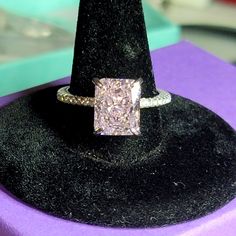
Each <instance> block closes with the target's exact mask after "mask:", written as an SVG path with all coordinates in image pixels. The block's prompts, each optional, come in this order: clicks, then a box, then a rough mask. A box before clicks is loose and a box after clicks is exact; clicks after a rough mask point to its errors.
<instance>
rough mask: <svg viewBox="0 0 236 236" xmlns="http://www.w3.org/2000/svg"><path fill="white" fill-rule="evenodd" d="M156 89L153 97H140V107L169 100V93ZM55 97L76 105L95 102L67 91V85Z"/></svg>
mask: <svg viewBox="0 0 236 236" xmlns="http://www.w3.org/2000/svg"><path fill="white" fill-rule="evenodd" d="M157 91H158V92H159V94H158V95H157V96H155V97H153V98H141V100H140V108H151V107H159V106H163V105H166V104H168V103H170V102H171V94H170V93H168V92H166V91H164V90H161V89H157ZM57 99H58V100H59V101H60V102H63V103H66V104H71V105H78V106H87V107H94V104H95V98H93V97H81V96H76V95H73V94H71V93H70V92H69V86H67V87H63V88H61V89H59V90H58V92H57Z"/></svg>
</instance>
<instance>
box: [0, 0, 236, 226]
mask: <svg viewBox="0 0 236 236" xmlns="http://www.w3.org/2000/svg"><path fill="white" fill-rule="evenodd" d="M157 40H158V39H157ZM61 66H63V65H61ZM94 77H98V78H99V77H119V78H120V77H126V78H132V79H137V78H139V77H142V78H143V79H144V83H143V96H147V97H148V96H153V94H155V87H154V79H153V75H152V66H151V61H150V55H149V52H148V44H147V39H146V33H145V27H144V22H143V12H142V8H141V3H140V1H139V0H133V1H131V0H130V1H127V0H126V1H123V0H120V1H118V0H113V1H111V0H110V1H108V0H106V1H105V0H104V1H98V0H94V1H92V0H82V1H81V7H80V16H79V25H78V31H77V36H76V45H75V60H74V65H73V75H72V81H71V88H70V89H71V92H72V93H74V94H78V95H86V96H90V95H93V93H94V86H93V84H92V81H91V80H92V79H93V78H94ZM57 90H58V87H56V88H50V89H46V90H43V91H40V92H37V93H35V94H32V95H30V96H27V97H23V98H21V99H19V100H17V101H15V102H14V103H12V104H10V105H9V106H7V107H5V108H3V109H2V110H1V111H0V121H1V122H0V181H1V183H2V184H3V185H4V186H5V187H6V188H7V189H8V190H9V191H11V192H12V193H13V194H15V195H16V196H17V197H19V198H20V199H22V200H24V201H25V202H27V203H30V204H31V205H32V206H34V207H37V208H38V209H41V210H44V211H45V212H47V213H51V214H53V215H56V216H59V217H62V218H65V219H70V220H75V221H78V222H83V223H89V224H96V225H102V226H105V225H106V226H117V227H149V226H151V227H153V226H163V225H169V224H175V223H178V222H184V221H188V220H192V219H195V218H198V217H200V216H203V215H206V214H208V213H210V212H212V211H214V210H216V209H218V208H219V207H221V206H223V205H225V204H226V203H227V202H229V201H230V200H231V199H233V198H234V196H235V193H236V185H235V182H236V148H235V146H236V134H235V132H234V131H233V130H232V128H231V127H230V126H229V125H228V124H226V122H224V121H223V120H222V119H221V118H220V117H218V116H217V115H215V114H214V113H212V112H211V111H209V110H207V109H206V108H204V107H202V106H200V105H198V104H196V103H194V102H191V101H189V100H187V99H184V98H182V97H179V96H175V95H173V99H172V102H171V103H170V104H168V105H165V106H162V107H159V108H149V109H142V110H141V130H142V135H141V136H130V137H113V136H95V135H93V119H94V116H93V114H94V110H93V108H88V107H82V106H73V105H67V104H63V103H61V102H58V101H57V99H56V92H57Z"/></svg>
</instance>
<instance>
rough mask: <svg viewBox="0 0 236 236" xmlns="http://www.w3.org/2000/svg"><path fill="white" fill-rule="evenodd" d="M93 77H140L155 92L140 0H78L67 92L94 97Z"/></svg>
mask: <svg viewBox="0 0 236 236" xmlns="http://www.w3.org/2000/svg"><path fill="white" fill-rule="evenodd" d="M93 78H127V79H139V78H142V79H143V81H144V83H143V85H142V94H143V96H144V97H152V96H154V95H155V94H157V91H156V88H155V83H154V77H153V73H152V63H151V58H150V53H149V47H148V42H147V34H146V27H145V23H144V15H143V10H142V3H141V0H131V1H127V0H115V1H111V0H102V1H101V0H97V1H94V0H81V1H80V10H79V18H78V27H77V34H76V40H75V51H74V63H73V71H72V79H71V87H70V92H71V93H73V94H76V95H83V96H94V84H93V83H92V79H93Z"/></svg>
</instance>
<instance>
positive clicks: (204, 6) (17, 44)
mask: <svg viewBox="0 0 236 236" xmlns="http://www.w3.org/2000/svg"><path fill="white" fill-rule="evenodd" d="M78 5H79V0H50V1H48V0H40V1H32V0H17V3H16V1H15V0H8V1H6V0H0V97H1V96H6V95H9V94H12V93H15V92H18V91H22V90H25V89H29V88H32V87H35V86H38V85H41V84H44V83H49V82H51V81H54V80H57V79H59V78H62V77H65V76H68V75H70V73H71V64H72V56H73V43H74V36H75V28H76V20H77V14H78ZM143 6H144V13H145V19H146V25H147V32H148V39H149V45H150V50H155V49H158V48H162V47H165V46H169V45H172V44H175V43H178V42H179V41H181V40H188V41H191V42H193V43H194V44H195V45H197V46H199V47H201V48H203V49H205V50H207V51H209V52H210V53H212V54H214V55H216V56H218V57H219V58H221V59H223V60H225V61H227V62H229V63H232V64H236V0H221V1H220V0H217V1H216V0H191V1H190V0H143Z"/></svg>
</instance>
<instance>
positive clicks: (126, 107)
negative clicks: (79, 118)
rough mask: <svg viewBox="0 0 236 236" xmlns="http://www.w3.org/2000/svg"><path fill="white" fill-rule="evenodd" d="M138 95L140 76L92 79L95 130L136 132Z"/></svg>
mask: <svg viewBox="0 0 236 236" xmlns="http://www.w3.org/2000/svg"><path fill="white" fill-rule="evenodd" d="M140 98H141V82H140V80H138V81H137V80H132V79H107V78H106V79H105V78H104V79H99V80H95V106H94V110H95V111H94V129H95V133H96V134H100V135H118V136H123V135H139V134H140Z"/></svg>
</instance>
